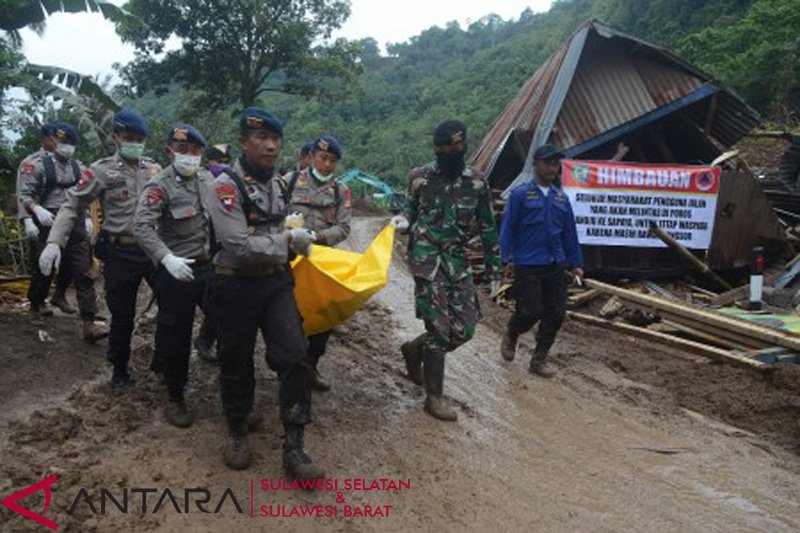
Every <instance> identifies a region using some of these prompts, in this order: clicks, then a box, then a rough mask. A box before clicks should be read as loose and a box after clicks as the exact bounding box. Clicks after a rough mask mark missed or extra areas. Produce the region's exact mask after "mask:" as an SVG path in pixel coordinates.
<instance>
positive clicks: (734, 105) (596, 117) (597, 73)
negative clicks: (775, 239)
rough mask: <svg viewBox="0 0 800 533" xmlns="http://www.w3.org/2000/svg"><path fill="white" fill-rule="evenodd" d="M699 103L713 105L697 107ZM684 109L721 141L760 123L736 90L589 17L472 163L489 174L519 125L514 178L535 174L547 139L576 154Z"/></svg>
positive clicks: (725, 143) (527, 88)
mask: <svg viewBox="0 0 800 533" xmlns="http://www.w3.org/2000/svg"><path fill="white" fill-rule="evenodd" d="M712 99H714V103H713V104H711V101H712ZM699 101H707V102H708V104H707V105H702V106H698V105H695V104H696V102H699ZM690 106H691V107H690ZM709 106H713V110H712V112H711V115H709V112H708V108H709ZM683 109H686V118H687V119H688V120H690V121H692V122H694V123H695V124H696V126H697V128H698V129H700V130H703V132H704V134H705V135H707V136H709V137H711V138H713V139H714V140H715V141H716V142H717V143H719V144H721V145H723V146H730V145H731V144H734V143H735V142H736V141H738V140H739V139H740V138H741V137H742V136H744V135H745V134H746V133H747V132H748V131H749V130H750V129H751V128H752V127H753V125H754V124H756V123H757V122H758V121H759V117H758V114H757V113H756V112H755V111H753V110H752V109H751V108H749V107H748V106H747V105H746V104H745V103H744V102H743V101H741V100H740V99H739V98H738V97H737V96H736V95H735V94H734V93H733V92H732V91H730V90H729V89H727V88H725V87H724V86H722V84H720V83H718V82H717V81H716V80H714V79H713V78H712V77H711V76H709V75H708V74H705V73H703V72H702V71H700V70H699V69H697V68H695V67H694V66H692V65H691V64H689V63H687V62H685V61H683V60H682V59H680V58H679V57H677V56H676V55H674V54H673V53H671V52H670V51H668V50H666V49H664V48H660V47H658V46H655V45H653V44H650V43H647V42H645V41H642V40H641V39H638V38H636V37H632V36H629V35H626V34H624V33H621V32H618V31H617V30H614V29H613V28H610V27H608V26H606V25H605V24H602V23H600V22H598V21H594V20H590V21H587V22H585V23H583V24H582V25H581V26H580V27H578V29H577V30H576V31H575V33H573V35H572V36H571V37H570V38H569V39H568V40H567V41H566V42H564V43H563V44H562V45H561V47H560V48H559V49H558V50H556V51H555V52H554V53H553V54H552V55H551V56H550V58H549V59H547V61H545V62H544V63H543V64H542V65H541V66H540V67H539V68H538V69H537V70H536V72H535V73H534V74H533V76H532V77H531V78H530V79H529V80H528V81H527V82H526V83H525V85H523V87H522V89H520V91H519V93H517V96H516V97H515V98H514V99H513V100H512V101H511V102H510V103H509V104H508V106H507V107H506V109H505V110H504V111H503V112H502V113H501V114H500V116H499V117H498V118H497V120H496V121H495V123H494V124H493V126H492V127H491V129H490V130H489V132H488V133H487V134H486V136H485V137H484V139H483V140H482V142H481V144H480V146H479V147H478V149H477V150H476V152H475V153H474V154H473V156H472V160H471V162H472V164H473V165H475V166H476V167H477V168H479V169H481V170H483V171H484V172H485V173H486V174H487V175H489V176H490V179H491V173H492V170H493V169H494V166H495V163H496V162H497V159H498V157H499V156H500V154H501V153H502V152H503V150H504V148H505V144H506V141H507V140H508V139H509V137H510V136H511V134H512V133H514V132H515V131H516V132H517V133H520V132H523V133H525V134H527V136H528V138H532V139H533V140H532V142H531V145H530V146H529V147H527V148H528V159H527V161H526V162H525V165H524V168H523V171H522V173H521V174H520V178H519V180H514V182H515V183H516V182H518V181H522V180H524V178H525V174H526V173H529V172H530V165H531V155H530V154H531V153H532V152H533V150H534V149H535V148H536V147H538V146H539V145H541V144H544V143H545V142H554V143H556V144H557V145H558V146H560V147H561V148H562V149H563V150H565V151H566V152H567V153H568V154H569V155H570V156H571V157H577V156H580V154H581V153H582V152H585V151H587V150H588V149H590V148H592V147H594V146H596V145H597V144H599V143H600V142H601V141H602V142H608V141H609V140H611V139H613V138H614V137H615V136H619V135H622V134H625V133H628V132H630V131H631V130H632V129H635V128H640V127H642V126H644V125H647V124H648V123H649V122H648V120H656V119H658V118H660V117H663V115H664V113H666V112H669V113H672V112H675V111H678V110H683ZM706 130H707V131H706ZM509 188H510V187H509Z"/></svg>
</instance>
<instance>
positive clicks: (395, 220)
mask: <svg viewBox="0 0 800 533" xmlns="http://www.w3.org/2000/svg"><path fill="white" fill-rule="evenodd" d="M390 224H391V225H392V226H394V227H395V228H397V231H405V230H407V229H408V219H407V218H406V217H404V216H403V215H395V216H393V217H392V220H391V221H390Z"/></svg>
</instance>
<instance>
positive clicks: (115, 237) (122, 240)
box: [108, 233, 137, 246]
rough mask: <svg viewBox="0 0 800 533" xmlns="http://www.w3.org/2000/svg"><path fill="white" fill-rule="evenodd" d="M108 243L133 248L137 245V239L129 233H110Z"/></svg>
mask: <svg viewBox="0 0 800 533" xmlns="http://www.w3.org/2000/svg"><path fill="white" fill-rule="evenodd" d="M108 242H110V243H111V244H121V245H122V246H133V245H134V244H137V242H136V237H134V236H133V235H131V234H129V233H108Z"/></svg>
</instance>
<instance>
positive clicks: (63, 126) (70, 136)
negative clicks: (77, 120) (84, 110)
mask: <svg viewBox="0 0 800 533" xmlns="http://www.w3.org/2000/svg"><path fill="white" fill-rule="evenodd" d="M52 128H53V129H52V131H53V133H52V135H53V137H55V138H56V139H57V140H59V141H61V142H64V141H69V142H70V143H72V144H78V143H79V142H80V141H81V138H80V136H79V135H78V131H77V130H76V129H75V128H73V127H72V125H71V124H68V123H66V122H56V123H55V124H53V125H52Z"/></svg>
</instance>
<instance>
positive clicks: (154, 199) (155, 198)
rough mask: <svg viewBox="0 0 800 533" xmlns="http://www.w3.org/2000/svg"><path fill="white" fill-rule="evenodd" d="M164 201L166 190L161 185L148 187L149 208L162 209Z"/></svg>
mask: <svg viewBox="0 0 800 533" xmlns="http://www.w3.org/2000/svg"><path fill="white" fill-rule="evenodd" d="M163 201H164V191H163V190H161V188H160V187H149V188H148V189H147V207H148V209H160V208H161V204H162V202H163Z"/></svg>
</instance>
